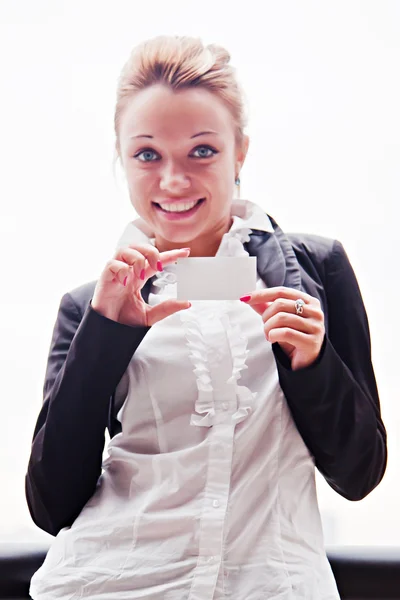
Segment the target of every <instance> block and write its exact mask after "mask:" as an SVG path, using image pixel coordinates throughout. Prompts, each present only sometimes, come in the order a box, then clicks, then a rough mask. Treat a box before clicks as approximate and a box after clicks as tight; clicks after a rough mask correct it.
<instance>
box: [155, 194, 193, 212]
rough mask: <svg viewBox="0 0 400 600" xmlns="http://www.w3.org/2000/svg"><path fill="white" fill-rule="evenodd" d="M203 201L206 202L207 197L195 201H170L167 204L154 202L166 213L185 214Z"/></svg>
mask: <svg viewBox="0 0 400 600" xmlns="http://www.w3.org/2000/svg"><path fill="white" fill-rule="evenodd" d="M203 202H205V198H200V199H199V200H196V201H195V202H170V203H165V204H159V203H158V202H153V204H154V205H155V206H156V207H157V208H158V209H159V210H161V211H162V212H164V213H174V214H185V213H190V212H191V211H192V210H194V209H195V208H197V207H198V206H199V205H200V204H202V203H203Z"/></svg>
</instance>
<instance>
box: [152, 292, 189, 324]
mask: <svg viewBox="0 0 400 600" xmlns="http://www.w3.org/2000/svg"><path fill="white" fill-rule="evenodd" d="M190 307H191V304H190V302H187V301H186V300H174V299H173V298H171V299H170V300H165V301H164V302H160V304H157V305H156V306H152V307H151V308H149V309H148V310H147V324H148V325H154V323H157V322H158V321H161V320H162V319H165V318H166V317H169V316H171V315H173V314H175V313H176V312H178V311H180V310H185V309H187V308H190Z"/></svg>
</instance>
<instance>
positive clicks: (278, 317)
mask: <svg viewBox="0 0 400 600" xmlns="http://www.w3.org/2000/svg"><path fill="white" fill-rule="evenodd" d="M285 327H286V328H290V329H293V330H295V331H300V332H302V333H306V334H308V335H314V334H316V333H318V332H319V331H320V329H319V324H318V323H316V322H315V321H313V320H312V319H304V318H303V317H299V316H297V315H292V314H290V313H287V312H282V313H277V314H275V315H273V316H272V317H271V318H270V319H267V320H266V321H264V331H265V334H266V336H267V339H269V334H270V332H271V330H272V329H282V328H285Z"/></svg>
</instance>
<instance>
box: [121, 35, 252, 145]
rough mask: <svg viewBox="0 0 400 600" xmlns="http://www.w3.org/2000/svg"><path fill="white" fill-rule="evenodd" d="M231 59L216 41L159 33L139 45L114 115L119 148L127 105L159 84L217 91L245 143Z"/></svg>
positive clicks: (242, 111) (123, 75) (124, 77)
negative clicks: (134, 97) (211, 42)
mask: <svg viewBox="0 0 400 600" xmlns="http://www.w3.org/2000/svg"><path fill="white" fill-rule="evenodd" d="M229 62H230V55H229V53H228V52H227V50H225V48H223V47H221V46H218V45H216V44H210V45H208V46H204V44H203V43H202V42H201V40H200V39H198V38H192V37H186V36H159V37H156V38H153V39H150V40H147V41H145V42H142V43H141V44H140V45H139V46H136V47H135V48H134V49H133V51H132V53H131V55H130V57H129V59H128V61H127V62H126V64H125V65H124V67H123V69H122V72H121V75H120V78H119V82H118V88H117V102H116V107H115V116H114V128H115V135H116V140H117V148H118V147H119V142H118V130H119V124H120V119H121V114H122V111H123V109H124V106H125V104H126V103H127V101H128V100H129V99H130V98H132V97H133V96H134V95H135V94H136V93H137V92H139V91H140V90H144V89H145V88H147V87H150V86H151V85H154V84H157V83H158V84H163V85H166V86H169V87H170V88H171V89H173V90H182V89H187V88H190V87H201V88H204V89H207V90H209V91H210V92H212V93H214V94H216V95H217V96H218V97H219V98H220V99H221V100H222V101H223V102H224V103H225V105H226V106H227V107H228V109H229V110H230V112H231V115H232V117H233V121H234V125H235V128H236V140H237V142H241V141H242V139H243V135H244V127H245V125H246V117H245V108H244V99H243V92H242V90H241V88H240V86H239V83H238V81H237V80H236V75H235V70H234V68H233V67H232V66H231V65H230V64H229Z"/></svg>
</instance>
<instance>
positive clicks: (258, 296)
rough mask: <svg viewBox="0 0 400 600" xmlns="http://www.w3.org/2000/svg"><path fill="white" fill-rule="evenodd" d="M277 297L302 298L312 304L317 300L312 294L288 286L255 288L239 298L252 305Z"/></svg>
mask: <svg viewBox="0 0 400 600" xmlns="http://www.w3.org/2000/svg"><path fill="white" fill-rule="evenodd" d="M278 298H286V299H287V300H294V301H296V300H298V299H299V298H301V300H304V302H305V303H306V304H313V303H315V302H316V301H317V300H316V298H313V297H312V296H310V295H309V294H306V293H305V292H302V291H301V290H295V289H293V288H288V287H284V286H279V287H273V288H267V289H263V290H256V291H254V292H252V293H251V294H249V295H248V296H243V297H242V298H241V300H242V302H246V303H247V304H249V305H250V306H254V305H256V304H265V303H267V302H274V301H275V300H277V299H278ZM317 302H318V301H317Z"/></svg>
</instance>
